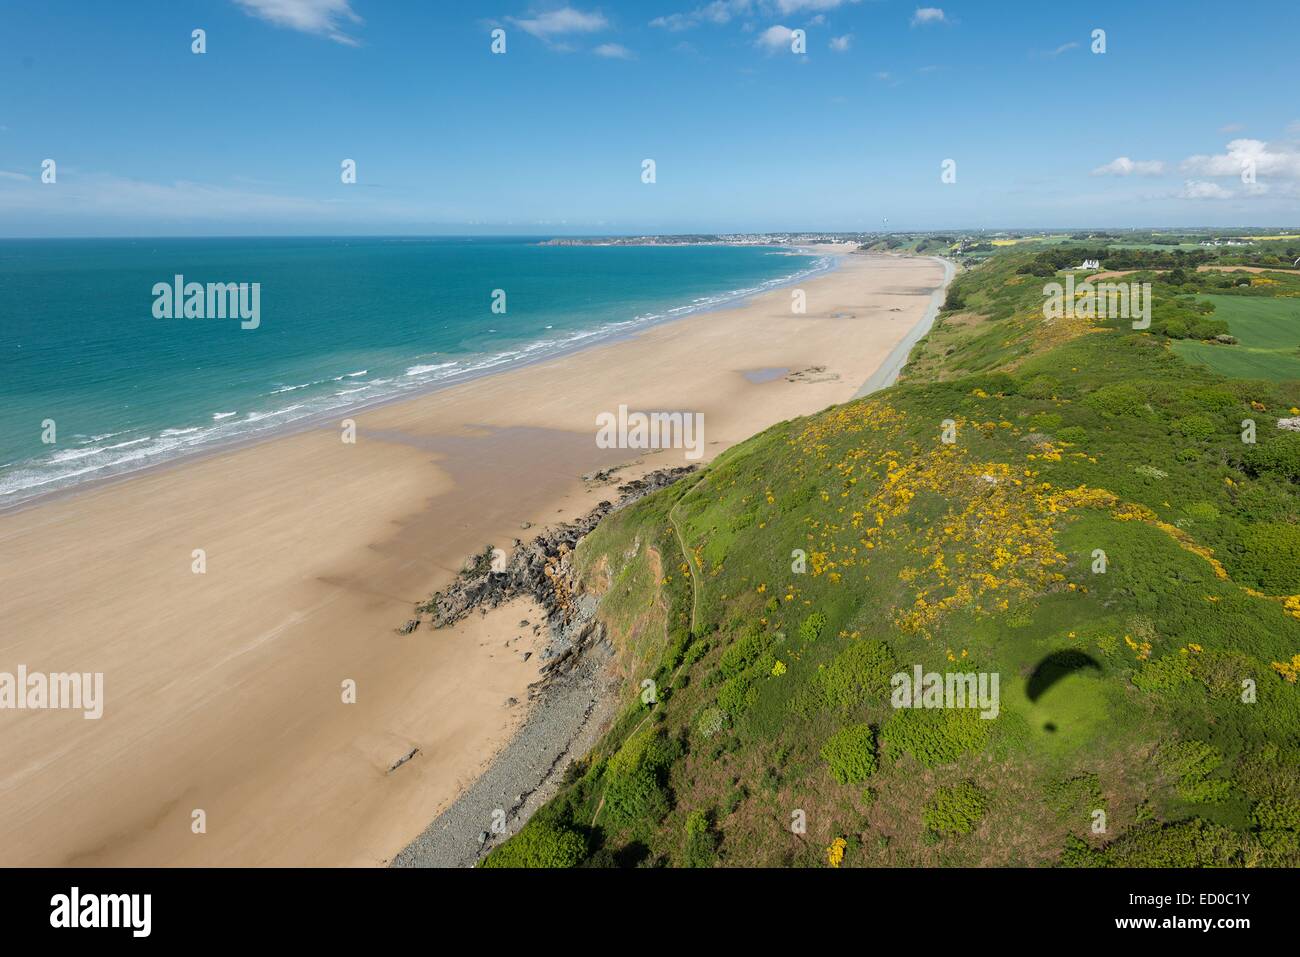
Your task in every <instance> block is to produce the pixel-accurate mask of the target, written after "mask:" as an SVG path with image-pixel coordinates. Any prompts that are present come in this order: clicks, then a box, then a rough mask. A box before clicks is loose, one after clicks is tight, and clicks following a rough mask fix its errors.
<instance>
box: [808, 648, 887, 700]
mask: <svg viewBox="0 0 1300 957" xmlns="http://www.w3.org/2000/svg"><path fill="white" fill-rule="evenodd" d="M893 671H894V656H893V654H892V653H891V652H890V650H889V646H888V645H886V644H885V643H884V642H881V641H876V640H874V639H870V638H868V639H863V640H862V641H858V642H855V643H854V644H852V645H849V647H847V648H845V649H844V650H843V651H841V652H840V653H839V654H838V655H837V656H836V657H835V660H834V661H832V662H831V663H830V664H829V665H828V666H827V667H826V668H825V669H824V670H823V671H821V672H820V673H819V674H818V676H817V684H818V686H819V687H818V692H819V697H820V699H821V703H822V704H823V705H824V706H825V707H830V708H835V707H838V708H841V709H842V710H845V711H847V710H848V709H850V708H854V707H856V706H858V705H859V704H862V703H863V702H864V701H865V700H867V699H868V698H870V697H873V696H875V695H878V694H883V693H884V691H885V689H886V688H888V687H889V676H890V675H891V674H892V673H893Z"/></svg>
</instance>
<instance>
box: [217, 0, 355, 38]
mask: <svg viewBox="0 0 1300 957" xmlns="http://www.w3.org/2000/svg"><path fill="white" fill-rule="evenodd" d="M235 3H236V4H238V5H239V6H241V7H243V8H244V12H245V13H247V14H248V15H249V16H252V17H257V18H258V19H259V20H265V21H267V22H268V23H274V24H275V25H276V26H279V27H288V28H289V29H290V30H300V31H302V32H303V33H314V34H317V35H319V36H324V37H329V38H330V39H331V40H333V41H334V42H335V43H343V44H346V45H347V46H356V45H357V40H356V39H355V38H353V37H350V36H348V35H347V34H346V33H344V32H343V30H342V27H341V24H342V23H343V22H345V21H346V22H351V23H361V22H362V21H361V18H360V17H359V16H357V15H356V13H355V12H354V11H353V10H352V6H351V4H350V3H349V0H235Z"/></svg>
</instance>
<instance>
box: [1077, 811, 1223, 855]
mask: <svg viewBox="0 0 1300 957" xmlns="http://www.w3.org/2000/svg"><path fill="white" fill-rule="evenodd" d="M1243 843H1244V842H1243V840H1242V838H1240V837H1239V836H1238V835H1237V834H1236V833H1235V832H1233V831H1232V830H1231V829H1230V828H1226V827H1222V826H1220V825H1218V824H1210V823H1209V822H1207V821H1202V820H1201V819H1200V818H1193V819H1192V820H1190V821H1180V822H1178V823H1177V824H1168V825H1163V826H1162V825H1160V824H1158V823H1156V822H1154V821H1152V822H1150V823H1147V824H1143V825H1139V826H1138V827H1135V828H1133V829H1132V830H1130V831H1128V832H1127V833H1125V834H1124V835H1123V836H1121V837H1120V838H1119V839H1118V840H1116V841H1115V842H1114V843H1113V844H1110V845H1109V846H1107V847H1106V848H1105V850H1104V851H1102V852H1101V854H1100V858H1101V860H1100V863H1102V864H1103V865H1104V866H1108V867H1240V866H1241V865H1242V864H1243V860H1242V850H1243Z"/></svg>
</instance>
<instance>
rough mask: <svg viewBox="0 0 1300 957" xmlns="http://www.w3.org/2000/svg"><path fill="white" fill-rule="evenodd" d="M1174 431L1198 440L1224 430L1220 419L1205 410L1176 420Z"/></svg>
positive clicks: (1209, 437)
mask: <svg viewBox="0 0 1300 957" xmlns="http://www.w3.org/2000/svg"><path fill="white" fill-rule="evenodd" d="M1174 431H1175V432H1177V433H1178V434H1179V435H1182V436H1185V437H1186V438H1189V439H1195V440H1196V441H1198V442H1200V441H1204V440H1205V439H1211V438H1214V436H1215V435H1217V434H1218V433H1219V432H1221V431H1222V429H1221V428H1220V425H1219V422H1218V420H1216V419H1215V418H1214V417H1213V416H1211V415H1206V414H1205V413H1204V412H1196V413H1193V414H1192V415H1187V416H1183V418H1181V419H1178V420H1177V421H1176V422H1174Z"/></svg>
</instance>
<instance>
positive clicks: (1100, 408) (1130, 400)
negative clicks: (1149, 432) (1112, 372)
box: [1083, 383, 1147, 418]
mask: <svg viewBox="0 0 1300 957" xmlns="http://www.w3.org/2000/svg"><path fill="white" fill-rule="evenodd" d="M1083 401H1084V404H1086V405H1087V406H1088V407H1089V408H1090V409H1092V410H1093V411H1094V412H1097V413H1098V414H1099V415H1104V416H1106V417H1107V418H1120V417H1125V418H1132V417H1134V416H1142V415H1146V411H1147V409H1146V398H1145V397H1144V396H1143V395H1142V393H1141V392H1139V391H1138V390H1137V389H1136V388H1134V387H1133V386H1131V385H1129V384H1128V383H1120V384H1118V385H1107V386H1102V387H1101V388H1100V389H1098V390H1097V391H1095V392H1091V393H1089V394H1088V395H1087V396H1086V397H1085V398H1084V400H1083Z"/></svg>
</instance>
